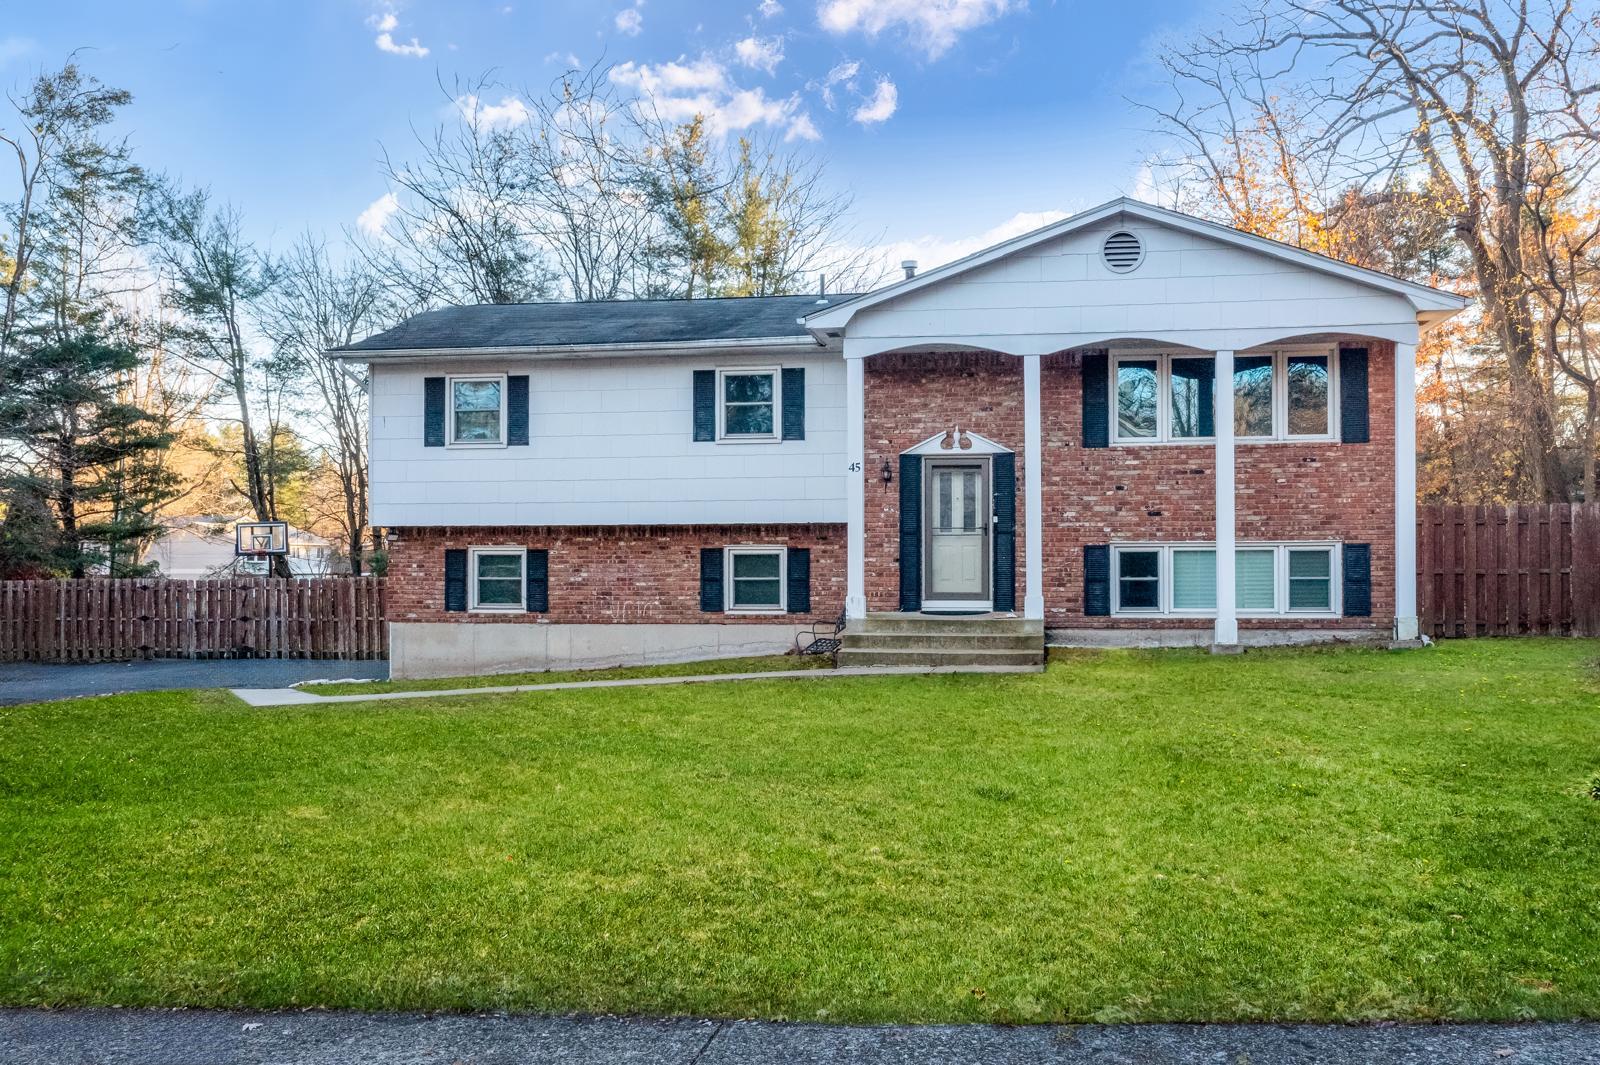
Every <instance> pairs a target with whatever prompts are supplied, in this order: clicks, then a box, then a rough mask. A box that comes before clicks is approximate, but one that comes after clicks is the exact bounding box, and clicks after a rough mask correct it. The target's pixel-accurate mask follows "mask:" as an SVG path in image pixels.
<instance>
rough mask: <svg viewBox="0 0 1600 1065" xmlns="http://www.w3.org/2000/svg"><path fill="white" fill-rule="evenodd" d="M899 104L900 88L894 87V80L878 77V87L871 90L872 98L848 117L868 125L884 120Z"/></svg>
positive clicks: (886, 119)
mask: <svg viewBox="0 0 1600 1065" xmlns="http://www.w3.org/2000/svg"><path fill="white" fill-rule="evenodd" d="M899 106H900V90H899V89H896V88H895V86H894V82H892V81H890V80H889V79H888V78H879V79H878V87H877V88H876V89H874V90H873V93H872V99H870V100H868V101H867V102H866V103H864V104H862V105H861V106H860V107H858V108H856V110H855V113H854V114H853V115H851V116H850V117H851V118H853V119H855V120H856V121H857V122H859V123H861V124H862V125H863V126H870V125H873V124H875V123H878V122H886V121H888V119H889V116H890V115H892V114H894V111H895V108H896V107H899Z"/></svg>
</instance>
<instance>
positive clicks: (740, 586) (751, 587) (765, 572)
mask: <svg viewBox="0 0 1600 1065" xmlns="http://www.w3.org/2000/svg"><path fill="white" fill-rule="evenodd" d="M786 556H787V552H786V551H785V550H784V549H783V548H781V547H730V548H728V550H727V563H726V564H727V589H728V593H727V595H728V600H727V604H728V605H727V610H728V613H730V614H781V613H783V612H784V610H785V609H786V607H785V604H784V567H785V565H786V563H787V559H786Z"/></svg>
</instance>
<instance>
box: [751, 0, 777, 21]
mask: <svg viewBox="0 0 1600 1065" xmlns="http://www.w3.org/2000/svg"><path fill="white" fill-rule="evenodd" d="M756 10H757V11H759V12H761V17H762V18H777V17H778V16H779V15H781V14H783V5H782V4H780V3H778V0H761V3H760V4H758V5H757V6H756Z"/></svg>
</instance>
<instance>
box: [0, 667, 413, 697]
mask: <svg viewBox="0 0 1600 1065" xmlns="http://www.w3.org/2000/svg"><path fill="white" fill-rule="evenodd" d="M388 676H389V663H388V662H384V661H373V662H343V661H337V660H333V659H305V658H249V659H241V658H211V659H188V658H158V659H155V660H153V661H139V662H85V663H78V664H73V665H57V664H54V663H41V662H3V663H0V706H10V705H14V704H17V703H35V702H43V701H44V700H46V699H72V698H76V697H78V696H84V695H116V694H118V693H119V692H151V691H173V690H177V689H185V688H233V687H237V686H239V685H250V686H252V687H263V688H265V687H282V686H287V685H290V684H302V683H305V682H307V681H313V680H386V679H388Z"/></svg>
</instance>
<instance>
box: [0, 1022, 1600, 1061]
mask: <svg viewBox="0 0 1600 1065" xmlns="http://www.w3.org/2000/svg"><path fill="white" fill-rule="evenodd" d="M1597 1061H1600V1025H1596V1024H1587V1023H1574V1024H1543V1025H1391V1026H1357V1027H1342V1026H1335V1025H1226V1024H1218V1025H1084V1026H1072V1027H1067V1026H1054V1027H1022V1028H1001V1027H993V1026H976V1025H973V1026H952V1025H937V1026H916V1027H912V1026H906V1027H834V1026H824V1025H810V1024H773V1023H766V1022H757V1021H733V1022H724V1021H701V1020H639V1019H627V1018H615V1017H601V1018H572V1017H526V1016H517V1017H507V1016H501V1015H481V1016H456V1015H448V1016H422V1015H414V1014H362V1013H345V1012H321V1011H317V1012H302V1013H242V1012H210V1011H200V1010H62V1011H42V1010H0V1065H23V1063H27V1065H69V1063H70V1065H133V1063H138V1065H246V1063H248V1065H356V1063H378V1065H411V1063H418V1065H421V1063H430V1065H512V1063H516V1065H542V1063H544V1062H562V1063H566V1065H613V1063H619V1062H624V1063H625V1062H638V1063H645V1062H648V1063H652V1065H654V1063H657V1062H660V1063H682V1065H757V1063H776V1062H823V1063H828V1062H849V1063H867V1062H887V1063H893V1065H912V1063H919V1065H920V1063H934V1062H937V1063H941V1065H944V1063H954V1065H980V1063H981V1065H1013V1063H1015V1065H1020V1063H1024V1062H1027V1063H1030V1065H1031V1063H1046V1062H1050V1063H1056V1062H1059V1063H1070V1065H1077V1063H1093V1065H1201V1063H1204V1065H1312V1063H1317V1065H1326V1063H1342V1062H1361V1063H1372V1065H1380V1063H1404V1065H1467V1063H1471V1065H1505V1063H1510V1065H1518V1063H1538V1065H1579V1063H1584V1065H1593V1063H1595V1062H1597Z"/></svg>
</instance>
